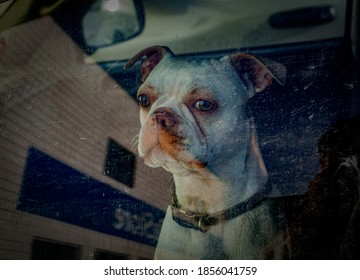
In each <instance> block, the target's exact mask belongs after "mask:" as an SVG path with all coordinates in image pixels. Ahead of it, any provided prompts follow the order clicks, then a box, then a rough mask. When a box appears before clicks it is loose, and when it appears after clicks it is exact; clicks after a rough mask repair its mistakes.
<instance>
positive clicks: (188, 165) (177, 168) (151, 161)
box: [140, 145, 207, 176]
mask: <svg viewBox="0 0 360 280" xmlns="http://www.w3.org/2000/svg"><path fill="white" fill-rule="evenodd" d="M140 154H141V152H140ZM142 157H143V158H144V163H145V164H146V165H148V166H150V167H154V168H156V167H162V168H164V169H165V170H166V171H168V172H171V173H172V174H174V175H178V176H187V175H190V174H193V173H198V172H200V171H202V170H204V169H205V167H206V165H207V164H206V163H205V162H202V161H200V160H198V159H196V158H195V157H192V156H191V155H189V154H188V153H186V156H181V155H179V156H177V157H174V156H171V155H169V154H168V153H166V152H165V151H164V150H163V149H162V148H161V146H160V145H156V146H155V147H154V148H153V149H152V150H151V151H150V152H149V153H148V154H147V155H143V156H142Z"/></svg>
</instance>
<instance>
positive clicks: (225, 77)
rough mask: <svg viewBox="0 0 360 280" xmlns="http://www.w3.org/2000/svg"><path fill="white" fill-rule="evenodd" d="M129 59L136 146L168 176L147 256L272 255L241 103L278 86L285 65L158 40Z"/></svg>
mask: <svg viewBox="0 0 360 280" xmlns="http://www.w3.org/2000/svg"><path fill="white" fill-rule="evenodd" d="M139 60H141V76H142V84H141V86H140V87H139V89H138V92H137V100H138V102H139V105H140V123H141V130H140V133H139V143H138V152H139V155H140V157H142V158H143V159H144V162H145V164H147V165H149V166H151V167H162V168H164V169H165V170H167V171H169V172H171V173H172V174H173V182H174V193H173V201H172V203H171V205H169V207H168V208H167V211H166V215H165V218H164V222H163V225H162V228H161V232H160V236H159V240H158V244H157V247H156V250H155V258H156V259H265V258H281V255H282V252H281V251H282V249H281V246H277V245H274V244H273V243H276V242H274V240H275V239H277V238H278V232H277V230H276V225H275V223H274V221H273V218H272V215H271V213H270V212H271V211H270V205H269V203H267V197H268V195H269V192H270V191H271V184H269V183H268V173H267V171H266V167H265V164H264V162H263V159H262V155H261V152H260V149H259V146H258V142H257V136H256V131H255V127H254V122H253V118H252V117H251V116H249V113H248V110H247V102H248V100H249V99H250V98H251V97H253V96H254V95H255V94H256V93H258V92H262V91H264V90H265V89H266V88H267V87H268V86H270V85H271V84H272V82H273V81H276V82H278V83H279V84H281V85H283V84H284V82H285V77H286V68H285V67H284V66H283V65H281V64H280V63H276V62H273V61H270V60H266V59H261V60H260V59H258V58H255V57H254V56H252V55H249V54H245V53H234V54H233V55H228V56H225V57H223V58H221V59H201V58H181V57H177V56H175V55H174V54H173V52H172V51H171V50H170V48H168V47H162V46H153V47H149V48H146V49H144V50H142V51H140V52H139V53H137V54H136V55H135V56H134V57H133V58H131V59H130V60H129V61H128V63H127V64H126V65H125V68H130V67H132V66H133V65H134V64H135V63H136V62H137V61H139ZM270 244H272V245H270ZM270 247H271V248H270Z"/></svg>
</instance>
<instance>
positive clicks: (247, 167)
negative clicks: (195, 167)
mask: <svg viewBox="0 0 360 280" xmlns="http://www.w3.org/2000/svg"><path fill="white" fill-rule="evenodd" d="M247 143H249V144H248V149H247V153H246V155H244V154H241V155H238V154H234V155H233V156H232V157H231V158H226V159H225V160H224V161H223V162H222V164H221V165H220V166H221V167H218V168H217V170H216V172H211V171H210V170H208V169H206V168H204V169H202V170H199V171H198V172H194V173H191V174H187V175H186V176H180V175H174V176H173V177H174V184H175V195H176V198H177V201H178V204H179V205H180V206H181V207H182V208H185V209H188V210H190V211H194V212H200V213H207V214H212V213H216V212H219V211H223V210H225V209H226V208H229V207H232V206H234V205H236V204H238V203H240V202H242V201H245V200H246V199H248V198H249V197H251V196H253V195H254V194H256V193H257V192H259V191H260V190H261V189H262V188H264V185H265V184H266V182H267V179H268V175H267V171H266V168H265V165H264V162H263V159H262V156H261V153H260V150H259V147H258V143H257V140H256V132H255V129H254V128H252V129H251V131H250V136H249V141H248V142H247ZM234 167H236V169H234ZM215 174H216V175H215Z"/></svg>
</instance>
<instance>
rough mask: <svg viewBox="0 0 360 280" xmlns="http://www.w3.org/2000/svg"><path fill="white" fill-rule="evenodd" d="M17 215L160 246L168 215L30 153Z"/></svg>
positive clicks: (68, 168) (35, 151) (64, 165)
mask: <svg viewBox="0 0 360 280" xmlns="http://www.w3.org/2000/svg"><path fill="white" fill-rule="evenodd" d="M17 209H18V210H21V211H25V212H28V213H32V214H36V215H40V216H44V217H48V218H51V219H55V220H58V221H62V222H65V223H69V224H73V225H77V226H80V227H83V228H87V229H91V230H95V231H98V232H102V233H106V234H111V235H115V236H118V237H121V238H125V239H129V240H133V241H136V242H139V243H144V244H147V245H151V246H156V243H157V239H158V236H159V233H160V229H161V224H162V221H163V218H164V216H165V213H164V212H163V211H161V210H160V209H158V208H156V207H154V206H152V205H149V204H146V203H145V202H143V201H141V200H139V199H136V198H134V197H131V196H129V195H127V194H124V193H122V192H121V191H119V190H116V189H114V188H112V187H111V186H109V185H107V184H105V183H102V182H99V181H97V180H95V179H93V178H90V177H89V176H87V175H85V174H83V173H81V172H79V171H77V170H75V169H73V168H71V167H70V166H68V165H66V164H64V163H62V162H60V161H58V160H56V159H54V158H52V157H50V156H48V155H47V154H45V153H43V152H41V151H39V150H37V149H35V148H31V149H30V150H29V153H28V158H27V162H26V167H25V172H24V177H23V182H22V189H21V194H20V197H19V201H18V206H17Z"/></svg>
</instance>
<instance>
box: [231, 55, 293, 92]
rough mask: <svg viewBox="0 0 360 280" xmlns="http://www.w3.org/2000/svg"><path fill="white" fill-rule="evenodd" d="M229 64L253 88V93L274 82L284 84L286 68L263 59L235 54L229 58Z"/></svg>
mask: <svg viewBox="0 0 360 280" xmlns="http://www.w3.org/2000/svg"><path fill="white" fill-rule="evenodd" d="M230 64H231V65H232V66H233V67H234V68H235V69H236V71H237V73H238V74H239V76H241V77H243V78H244V77H245V79H246V80H249V82H251V83H252V84H253V86H254V89H255V92H261V91H263V90H264V89H266V88H267V87H268V86H270V85H271V84H272V82H273V80H275V81H276V82H278V83H279V84H280V85H282V86H283V85H284V84H285V79H286V68H285V66H284V65H282V64H280V63H277V62H275V61H272V60H269V59H265V58H261V59H260V58H259V59H258V58H255V57H254V56H252V55H249V54H246V53H236V54H234V55H232V56H231V57H230Z"/></svg>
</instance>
